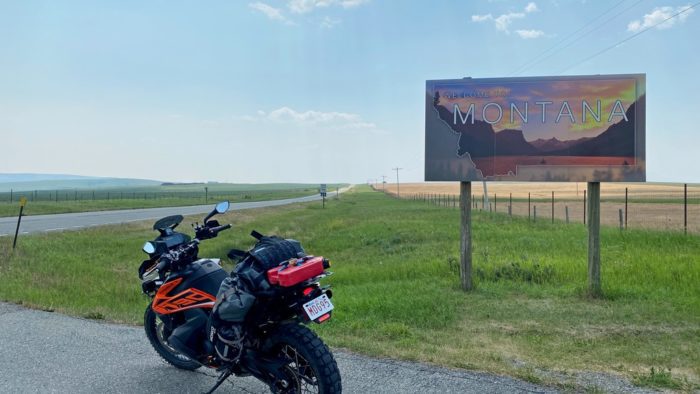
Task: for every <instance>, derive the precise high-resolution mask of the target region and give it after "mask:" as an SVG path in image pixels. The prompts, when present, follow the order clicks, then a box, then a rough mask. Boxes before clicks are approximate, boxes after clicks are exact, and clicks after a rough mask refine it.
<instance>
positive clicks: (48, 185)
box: [0, 173, 161, 192]
mask: <svg viewBox="0 0 700 394" xmlns="http://www.w3.org/2000/svg"><path fill="white" fill-rule="evenodd" d="M160 184H161V182H160V181H154V180H149V179H130V178H101V177H90V176H81V175H69V174H30V173H24V174H21V173H14V174H3V173H0V192H7V191H10V190H11V189H12V190H21V191H28V190H64V189H99V188H109V187H139V186H154V185H160Z"/></svg>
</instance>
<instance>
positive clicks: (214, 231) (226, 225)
mask: <svg viewBox="0 0 700 394" xmlns="http://www.w3.org/2000/svg"><path fill="white" fill-rule="evenodd" d="M230 228H231V225H230V224H224V225H223V226H216V227H212V228H210V229H209V230H210V231H211V232H212V233H214V234H217V233H219V232H220V231H224V230H228V229H230Z"/></svg>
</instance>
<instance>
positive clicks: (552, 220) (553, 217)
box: [552, 191, 554, 223]
mask: <svg viewBox="0 0 700 394" xmlns="http://www.w3.org/2000/svg"><path fill="white" fill-rule="evenodd" d="M552 223H554V191H552Z"/></svg>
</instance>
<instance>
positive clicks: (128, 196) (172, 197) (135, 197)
mask: <svg viewBox="0 0 700 394" xmlns="http://www.w3.org/2000/svg"><path fill="white" fill-rule="evenodd" d="M338 186H340V187H342V185H338ZM209 187H210V189H209V200H208V201H209V202H210V203H212V202H216V201H219V200H226V199H227V200H230V201H231V202H246V201H262V200H279V199H284V198H294V197H303V196H309V195H312V194H316V193H318V188H317V187H312V186H311V185H302V184H297V185H295V184H261V185H228V184H219V185H213V186H209ZM203 190H204V189H203V186H196V187H195V186H192V185H178V186H156V187H141V188H129V189H101V190H100V191H99V192H98V193H97V199H95V200H92V192H91V191H84V190H83V191H78V192H77V195H76V192H74V191H70V190H68V191H66V190H62V191H59V201H53V200H50V201H49V200H48V199H47V198H43V199H40V200H37V201H29V202H28V203H27V206H26V207H25V209H24V215H44V214H52V213H70V212H88V211H106V210H115V209H134V208H157V207H177V206H187V205H201V204H205V203H206V202H205V196H204V191H203ZM330 190H335V185H334V186H333V187H332V188H331V187H330V186H329V191H330ZM107 192H109V193H110V199H109V200H108V199H107ZM42 193H44V194H48V193H49V192H42ZM54 193H55V192H54ZM5 194H7V193H5ZM144 194H145V198H144ZM21 195H22V194H21V193H20V194H15V196H14V198H13V199H14V202H12V203H10V202H9V194H7V195H5V196H4V198H5V200H3V201H0V217H7V216H17V215H18V213H19V203H18V202H17V200H18V199H19V196H21ZM81 195H82V196H81ZM330 195H332V193H330ZM156 196H158V198H156ZM44 197H46V196H44Z"/></svg>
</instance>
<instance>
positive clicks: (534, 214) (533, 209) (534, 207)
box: [532, 205, 537, 222]
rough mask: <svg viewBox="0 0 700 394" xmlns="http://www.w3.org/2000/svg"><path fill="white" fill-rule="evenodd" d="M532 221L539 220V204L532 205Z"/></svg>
mask: <svg viewBox="0 0 700 394" xmlns="http://www.w3.org/2000/svg"><path fill="white" fill-rule="evenodd" d="M532 221H533V222H536V221H537V205H535V206H533V207H532Z"/></svg>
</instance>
